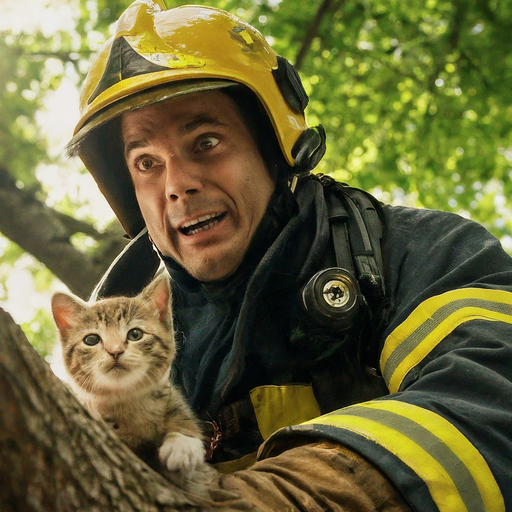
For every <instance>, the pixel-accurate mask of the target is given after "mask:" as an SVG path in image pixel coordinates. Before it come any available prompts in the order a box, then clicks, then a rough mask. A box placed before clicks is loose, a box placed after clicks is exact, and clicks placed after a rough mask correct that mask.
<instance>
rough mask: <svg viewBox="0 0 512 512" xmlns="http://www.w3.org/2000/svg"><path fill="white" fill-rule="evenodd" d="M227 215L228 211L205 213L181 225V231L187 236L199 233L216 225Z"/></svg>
mask: <svg viewBox="0 0 512 512" xmlns="http://www.w3.org/2000/svg"><path fill="white" fill-rule="evenodd" d="M225 216H226V212H224V213H212V214H208V215H203V216H202V217H198V218H197V219H195V220H193V221H190V222H186V223H185V224H184V225H183V226H181V228H180V231H181V232H182V233H183V234H184V235H186V236H191V235H197V233H201V232H202V231H206V230H207V229H211V228H213V226H216V225H217V224H218V223H219V222H220V221H221V220H222V219H223V218H224V217H225Z"/></svg>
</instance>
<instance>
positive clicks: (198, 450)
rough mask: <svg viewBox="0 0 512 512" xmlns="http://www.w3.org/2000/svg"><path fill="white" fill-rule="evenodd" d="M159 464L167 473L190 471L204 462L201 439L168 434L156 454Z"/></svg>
mask: <svg viewBox="0 0 512 512" xmlns="http://www.w3.org/2000/svg"><path fill="white" fill-rule="evenodd" d="M158 455H159V457H160V462H161V463H162V464H163V465H164V466H165V467H166V468H167V469H168V470H169V471H191V470H193V469H195V468H196V467H197V466H199V464H201V463H202V462H204V455H205V449H204V445H203V442H202V441H201V439H198V438H197V437H190V436H185V435H183V434H179V433H174V434H169V435H168V436H167V437H166V438H165V441H164V443H163V444H162V446H161V447H160V450H159V452H158Z"/></svg>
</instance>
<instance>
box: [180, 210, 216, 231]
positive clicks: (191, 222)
mask: <svg viewBox="0 0 512 512" xmlns="http://www.w3.org/2000/svg"><path fill="white" fill-rule="evenodd" d="M218 215H220V214H218V213H209V214H208V215H203V216H202V217H198V218H197V219H194V220H191V221H189V222H185V224H183V226H182V228H189V227H190V226H193V225H194V224H199V223H200V222H204V221H205V220H210V219H213V218H214V217H217V216H218Z"/></svg>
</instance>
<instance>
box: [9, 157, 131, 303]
mask: <svg viewBox="0 0 512 512" xmlns="http://www.w3.org/2000/svg"><path fill="white" fill-rule="evenodd" d="M0 232H2V233H3V234H4V235H5V236H6V237H7V238H9V239H10V240H12V241H13V242H15V243H16V244H18V245H19V246H20V247H21V248H22V249H24V250H25V251H27V252H29V253H30V254H32V256H34V257H35V258H36V259H38V260H39V261H40V262H41V263H43V264H44V265H46V267H48V268H49V269H50V270H51V271H52V272H53V273H54V274H55V275H56V276H57V277H58V278H59V279H60V280H61V281H62V282H63V283H65V284H66V285H67V286H68V287H69V289H70V290H71V291H72V292H73V293H75V294H77V295H78V296H80V297H82V298H88V296H89V294H90V292H91V291H92V289H93V288H94V285H95V284H96V283H97V282H98V281H99V279H100V278H101V276H102V275H103V273H104V272H105V270H106V269H107V268H108V266H109V264H110V263H111V262H112V260H113V259H114V258H115V256H117V254H119V253H120V252H121V250H122V248H123V247H124V246H125V245H126V241H125V240H123V238H122V231H121V229H120V228H119V229H118V230H113V231H112V233H105V234H102V233H99V232H97V231H96V230H95V229H94V228H93V227H92V226H90V225H89V224H86V223H84V222H80V221H77V220H75V219H71V218H70V217H67V216H65V215H63V214H62V213H59V212H56V211H54V210H52V209H51V208H48V207H47V206H46V205H45V204H44V203H43V202H42V201H40V200H39V199H38V198H37V197H36V194H35V193H34V192H33V191H30V190H24V189H19V188H18V187H17V186H16V183H15V181H14V178H13V177H12V176H11V175H10V174H9V172H8V171H7V170H5V169H3V168H1V167H0ZM78 232H81V233H85V234H87V235H89V236H91V237H93V238H95V239H96V240H98V241H99V242H100V245H99V247H98V249H97V250H96V251H95V252H94V253H92V254H87V253H84V252H81V251H79V250H78V249H76V248H75V247H74V246H73V244H72V243H71V240H70V239H71V236H72V235H74V234H75V233H78Z"/></svg>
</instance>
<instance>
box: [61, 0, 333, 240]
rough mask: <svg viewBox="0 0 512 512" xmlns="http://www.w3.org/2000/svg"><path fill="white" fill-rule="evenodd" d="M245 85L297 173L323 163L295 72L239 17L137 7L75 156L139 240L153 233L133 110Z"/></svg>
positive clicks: (96, 86)
mask: <svg viewBox="0 0 512 512" xmlns="http://www.w3.org/2000/svg"><path fill="white" fill-rule="evenodd" d="M235 84H242V85H244V86H246V87H248V88H249V89H250V90H251V91H253V92H254V93H255V94H256V96H257V98H258V99H259V100H260V102H261V104H262V105H263V106H264V108H265V111H266V113H267V115H268V117H269V119H270V121H271V123H272V126H273V128H274V131H275V133H276V137H277V140H278V141H279V146H280V148H281V151H282V153H283V156H284V158H285V160H286V161H287V163H288V164H289V165H290V166H292V167H294V168H295V170H296V171H297V172H304V171H308V170H310V169H311V168H313V167H314V166H315V165H316V163H318V161H319V160H320V158H321V157H322V156H323V153H324V149H325V135H324V132H323V129H322V128H321V127H316V128H308V126H307V124H306V121H305V118H304V109H305V108H306V105H307V102H308V98H307V95H306V93H305V91H304V89H303V87H302V84H301V81H300V78H299V75H298V73H297V72H296V70H295V69H294V68H293V66H292V65H291V64H289V63H288V61H286V60H285V59H284V58H282V57H280V56H278V55H276V54H275V52H274V51H273V50H272V48H271V47H270V45H269V44H268V43H267V41H266V40H265V38H264V37H263V36H262V35H261V34H260V33H259V32H258V31H257V30H256V29H254V28H253V27H251V26H250V25H248V24H247V23H245V22H244V21H242V20H240V19H239V18H237V17H236V16H233V15H232V14H229V13H227V12H225V11H222V10H219V9H214V8H211V7H202V6H197V5H188V6H182V7H177V8H174V9H170V10H167V9H166V7H165V5H164V4H163V0H137V1H135V2H134V3H133V4H131V5H130V6H129V7H128V8H127V9H126V11H125V12H124V13H123V14H122V15H121V17H120V18H119V20H118V22H117V27H116V33H115V34H114V36H113V37H112V38H110V39H109V40H108V41H107V42H106V43H105V45H104V46H103V48H102V49H101V50H100V51H99V53H98V55H97V56H96V58H95V60H94V61H93V63H92V65H91V69H90V71H89V74H88V75H87V78H86V80H85V83H84V85H83V88H82V93H81V97H80V112H81V118H80V120H79V122H78V124H77V126H76V128H75V132H74V137H73V139H72V140H71V142H70V144H69V146H68V149H69V152H70V153H71V154H79V155H80V157H81V158H82V160H83V161H84V164H85V165H86V167H87V168H88V170H89V171H90V172H91V174H92V175H93V177H94V178H95V180H96V181H97V183H98V185H99V187H100V189H101V191H102V193H103V194H104V195H105V197H106V198H107V200H108V201H109V203H110V205H111V206H112V208H113V210H114V212H115V213H116V215H117V216H118V218H119V220H120V221H121V223H122V224H123V226H124V228H125V230H126V231H127V233H128V234H129V235H130V236H135V235H136V234H137V233H138V232H139V231H140V229H142V228H143V227H144V221H143V220H142V216H141V214H140V211H139V209H138V205H137V202H136V199H135V193H134V191H133V187H132V185H131V180H130V179H129V178H128V171H127V169H126V165H125V163H124V159H123V151H122V146H121V141H120V140H119V136H118V135H117V136H116V135H114V134H115V133H118V132H119V130H118V124H119V116H120V115H121V114H122V113H123V112H126V111H128V110H133V109H136V108H141V107H143V106H146V105H149V104H151V103H155V102H158V101H162V100H165V99H169V98H173V97H176V96H179V95H182V94H188V93H191V92H198V91H204V90H210V89H218V88H223V87H229V86H232V85H235Z"/></svg>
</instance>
